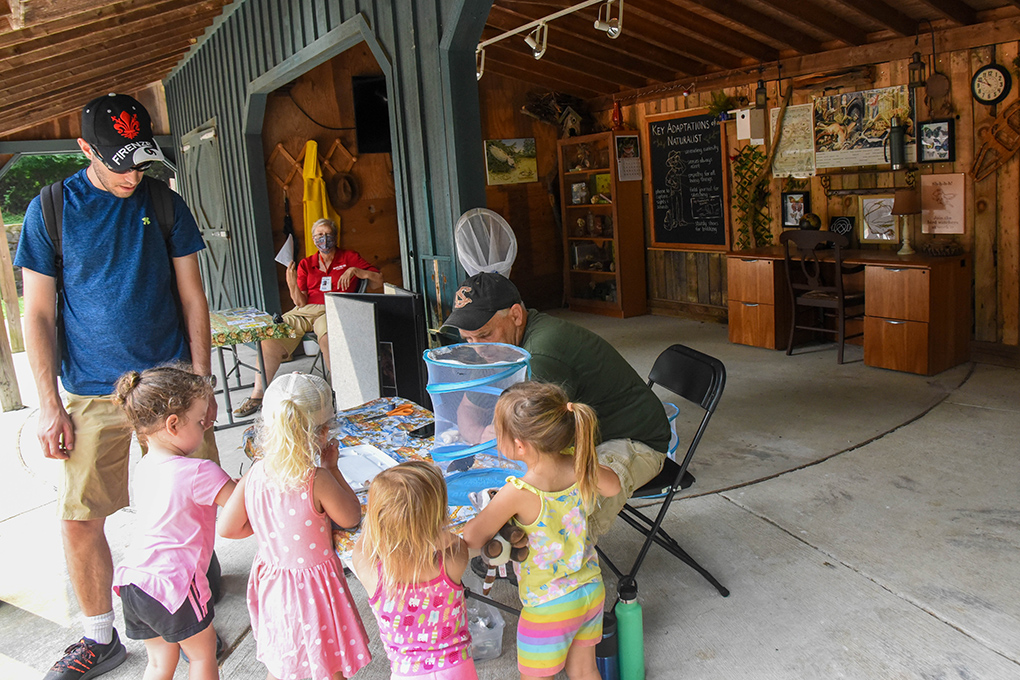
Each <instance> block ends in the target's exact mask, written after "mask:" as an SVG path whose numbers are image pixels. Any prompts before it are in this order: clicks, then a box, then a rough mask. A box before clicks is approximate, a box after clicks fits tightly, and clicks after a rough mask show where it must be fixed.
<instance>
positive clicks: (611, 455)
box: [588, 439, 666, 541]
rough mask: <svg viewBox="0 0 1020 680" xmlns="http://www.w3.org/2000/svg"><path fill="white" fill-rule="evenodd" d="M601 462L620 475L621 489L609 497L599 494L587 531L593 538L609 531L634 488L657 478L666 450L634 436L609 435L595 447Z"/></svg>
mask: <svg viewBox="0 0 1020 680" xmlns="http://www.w3.org/2000/svg"><path fill="white" fill-rule="evenodd" d="M595 453H596V454H597V455H598V458H599V463H600V464H602V465H605V466H606V467H608V468H609V469H610V470H612V471H613V472H615V473H616V475H617V476H618V477H619V478H620V486H621V487H622V489H621V491H620V493H618V494H616V495H615V496H612V497H610V498H605V497H603V496H599V497H598V508H596V510H595V512H593V513H592V514H591V515H589V516H588V535H589V536H590V537H591V538H592V541H597V540H598V539H599V538H601V537H602V536H604V535H605V534H606V533H608V532H609V529H610V527H612V526H613V522H615V521H616V516H617V515H619V514H620V510H622V509H623V506H624V505H626V503H627V501H628V500H630V497H631V495H632V494H633V493H634V489H640V488H641V487H642V486H643V485H644V484H646V483H648V482H650V481H651V480H652V479H654V478H655V475H657V474H659V472H661V471H662V464H663V462H664V461H665V460H666V454H665V453H659V452H658V451H656V450H655V449H653V448H652V447H650V446H648V445H647V444H644V443H642V442H638V441H634V440H633V439H610V440H609V441H606V442H602V443H601V444H599V445H598V446H597V447H596V448H595Z"/></svg>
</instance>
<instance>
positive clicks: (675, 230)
mask: <svg viewBox="0 0 1020 680" xmlns="http://www.w3.org/2000/svg"><path fill="white" fill-rule="evenodd" d="M645 120H646V121H647V123H646V124H647V134H646V135H645V144H647V146H646V147H645V158H646V159H647V163H648V169H649V178H650V181H649V184H650V190H649V192H648V214H649V217H650V220H649V221H650V228H651V243H652V246H657V247H661V248H677V249H681V248H682V249H690V250H725V249H726V247H727V245H728V244H729V229H728V228H727V225H728V216H727V212H726V205H727V203H728V196H727V194H726V191H727V185H726V176H727V175H726V164H725V155H726V144H725V138H724V136H725V133H724V130H723V128H722V126H720V124H719V117H718V116H714V115H710V114H708V113H707V112H706V110H705V109H700V110H697V111H683V112H674V113H664V114H658V115H655V116H648V117H647V118H646V119H645Z"/></svg>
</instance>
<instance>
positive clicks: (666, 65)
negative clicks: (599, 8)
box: [482, 7, 705, 80]
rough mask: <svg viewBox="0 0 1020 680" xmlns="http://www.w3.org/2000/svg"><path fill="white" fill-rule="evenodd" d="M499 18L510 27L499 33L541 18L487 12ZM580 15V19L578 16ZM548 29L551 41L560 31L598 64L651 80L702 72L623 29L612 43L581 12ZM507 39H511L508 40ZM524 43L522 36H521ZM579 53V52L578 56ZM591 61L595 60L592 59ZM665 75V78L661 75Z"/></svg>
mask: <svg viewBox="0 0 1020 680" xmlns="http://www.w3.org/2000/svg"><path fill="white" fill-rule="evenodd" d="M494 14H495V15H496V16H502V17H503V18H502V19H501V20H500V21H501V23H502V22H503V21H505V20H509V21H510V22H512V23H511V26H510V27H509V28H502V29H497V30H498V31H499V32H500V33H502V32H504V31H507V30H511V29H512V28H515V27H517V26H522V25H524V24H527V23H529V22H532V21H535V20H536V19H540V18H541V17H542V16H544V15H539V14H538V12H537V11H535V10H532V11H528V12H526V13H525V12H518V11H513V10H507V9H505V8H497V7H493V8H492V12H490V14H489V16H490V18H491V17H493V16H494ZM579 15H580V16H579ZM549 27H550V29H549V30H550V38H549V39H550V40H552V34H553V33H555V34H557V35H559V34H560V33H561V32H562V33H564V34H569V35H571V36H573V37H574V39H576V40H578V41H581V42H584V43H586V44H587V45H589V46H590V49H589V50H585V53H588V54H592V55H597V58H598V59H600V60H601V61H612V62H613V63H615V64H618V65H620V66H621V67H627V66H626V65H631V68H633V67H634V66H637V67H639V68H638V70H637V71H636V72H637V73H646V74H647V75H648V76H649V77H650V78H652V79H653V80H672V79H673V78H675V77H676V74H677V73H704V72H705V65H704V64H703V63H701V62H699V61H697V60H695V59H690V58H688V57H685V56H683V55H679V54H676V53H675V52H670V51H668V50H664V49H662V48H660V47H658V46H656V45H648V44H644V43H642V42H641V41H639V40H636V39H635V37H634V36H633V35H628V32H627V31H626V30H625V31H624V32H623V34H622V35H621V36H620V37H619V38H617V39H616V40H611V39H609V38H607V37H606V34H605V33H602V32H601V31H596V30H595V29H594V28H593V27H592V25H591V21H589V20H588V18H587V17H586V16H584V15H583V14H581V13H578V14H571V15H569V16H565V17H562V18H560V19H557V20H556V21H553V22H552V23H550V24H549ZM482 37H483V38H488V37H495V36H490V35H484V34H483V36H482ZM508 39H510V38H508ZM520 39H521V40H523V39H524V36H520ZM580 52H581V50H579V53H580ZM593 58H595V57H594V56H593ZM663 72H665V75H664V74H663Z"/></svg>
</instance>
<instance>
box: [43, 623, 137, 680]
mask: <svg viewBox="0 0 1020 680" xmlns="http://www.w3.org/2000/svg"><path fill="white" fill-rule="evenodd" d="M126 658H127V650H126V649H125V648H124V645H122V644H121V642H120V638H119V637H117V629H116V628H114V629H113V639H112V640H110V644H108V645H101V644H99V643H98V642H96V641H94V640H90V639H88V638H85V637H83V638H82V639H81V640H79V641H78V642H75V643H74V644H73V645H71V646H70V647H68V648H67V649H65V650H64V658H63V659H61V660H60V661H58V662H57V663H55V664H53V668H51V669H50V672H49V673H47V674H46V677H45V678H43V680H89V678H95V677H98V676H100V675H102V674H103V673H105V672H107V671H112V670H113V669H114V668H116V667H117V666H119V665H121V664H122V663H124V659H126Z"/></svg>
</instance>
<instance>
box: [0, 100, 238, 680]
mask: <svg viewBox="0 0 1020 680" xmlns="http://www.w3.org/2000/svg"><path fill="white" fill-rule="evenodd" d="M78 146H80V147H81V150H82V153H83V154H85V157H86V158H88V159H89V161H90V165H89V166H88V167H87V168H86V169H84V170H81V171H79V172H78V173H76V174H75V175H73V176H71V177H69V178H67V179H66V180H64V182H63V206H62V209H63V219H62V225H63V228H62V231H61V232H60V233H61V234H62V236H61V241H62V246H61V248H60V252H62V253H63V266H62V268H61V269H60V271H58V270H57V263H56V259H55V258H56V255H57V250H56V248H55V246H54V243H53V240H52V239H51V238H50V236H49V234H48V233H47V231H46V227H45V224H44V221H43V216H42V207H41V203H40V199H39V198H35V199H33V201H32V203H31V204H30V205H29V207H28V211H27V213H26V214H25V223H24V227H23V228H22V234H21V241H20V243H19V244H18V254H17V257H16V258H15V263H16V264H17V265H18V266H20V267H22V276H23V281H24V296H25V336H26V342H25V344H26V347H27V350H28V358H29V363H30V364H31V366H32V372H33V374H34V377H35V382H36V385H37V387H38V391H39V400H40V406H39V441H40V442H41V444H42V449H43V453H44V455H45V456H46V457H47V458H52V459H55V460H60V461H63V462H62V466H63V468H64V474H63V479H62V484H61V485H60V497H59V499H58V512H59V517H60V520H61V532H62V535H63V542H64V556H65V558H66V560H67V570H68V573H69V575H70V577H71V583H72V586H73V587H74V591H75V595H76V596H77V598H78V604H79V606H80V607H81V610H82V615H83V618H84V627H85V636H84V637H83V638H82V639H81V641H79V642H78V643H76V644H74V645H72V646H71V647H68V649H67V650H66V655H65V656H64V657H63V658H62V659H61V660H60V661H58V662H57V663H56V665H54V666H53V668H52V669H51V670H50V672H49V673H48V674H47V675H46V680H82V678H92V677H95V676H96V675H99V674H101V673H105V672H106V671H108V670H111V669H112V668H115V667H116V666H118V665H120V663H121V662H122V661H123V660H124V658H125V655H126V652H125V649H124V646H123V644H122V643H121V642H120V640H119V638H118V636H117V632H116V631H115V630H114V629H113V619H114V614H113V601H112V595H111V588H112V584H113V560H112V557H111V554H110V546H109V543H108V542H107V540H106V534H105V531H104V525H105V521H106V517H108V516H110V515H112V514H113V513H114V512H116V511H117V510H119V509H120V508H123V507H126V506H127V505H128V451H129V447H130V444H131V427H130V425H129V424H128V422H127V419H126V417H125V416H124V414H123V413H122V412H121V410H120V408H119V407H118V406H117V405H116V404H114V402H113V398H112V393H113V391H114V390H113V384H114V382H115V381H116V380H117V378H118V377H119V376H120V375H121V374H123V373H125V372H127V371H130V370H137V371H142V370H144V369H146V368H150V367H152V366H156V365H158V364H163V363H168V362H173V361H190V362H191V364H192V367H193V370H194V372H195V373H196V374H199V375H209V373H210V370H209V369H210V359H211V351H210V332H209V307H208V303H207V301H206V297H205V292H204V291H203V289H202V281H201V277H200V274H199V268H198V251H200V250H202V249H203V248H204V247H205V245H204V243H203V241H202V237H201V234H200V232H199V230H198V225H197V224H196V223H195V219H194V217H193V216H192V214H191V211H190V210H189V209H188V206H187V205H186V204H185V203H184V200H183V199H182V198H181V197H180V196H178V195H177V194H172V200H173V215H174V220H173V227H172V229H171V231H170V235H169V238H168V239H166V240H165V239H164V235H163V232H162V230H161V228H160V225H159V221H158V219H157V212H156V209H155V206H154V203H153V200H152V197H151V195H150V188H151V186H152V185H151V183H150V182H143V173H144V170H145V168H146V167H148V166H149V165H151V164H152V163H153V162H155V161H161V160H163V154H162V152H161V151H160V150H159V147H158V146H157V145H156V142H155V140H154V139H153V134H152V124H151V120H150V118H149V113H148V112H147V111H146V110H145V108H144V107H143V106H142V105H141V104H140V103H139V102H138V101H136V100H135V99H133V98H131V97H128V96H126V95H115V94H111V95H108V96H104V97H99V98H97V99H95V100H93V101H91V102H89V104H87V105H86V106H85V108H84V110H83V111H82V136H81V138H79V139H78ZM58 228H60V225H58ZM171 267H172V270H173V276H172V275H171ZM60 275H62V280H63V291H62V293H61V294H59V295H58V289H57V281H58V276H60ZM173 286H176V289H177V293H178V295H177V297H178V298H179V300H180V303H179V309H178V303H177V302H176V301H175V296H174V290H173ZM57 305H59V306H60V312H61V314H60V318H61V324H60V325H61V327H62V328H61V329H58V328H57V315H56V308H57ZM58 338H59V341H58ZM58 348H59V363H58ZM58 376H59V377H60V379H61V382H62V384H63V387H64V389H65V390H66V391H67V392H68V394H67V395H66V396H67V399H66V406H65V403H64V401H63V400H62V399H61V395H60V392H59V389H58V386H57V377H58ZM215 417H216V404H215V401H212V403H210V406H209V413H208V414H207V416H206V419H205V420H206V422H208V423H211V422H212V421H213V420H215ZM195 456H197V457H202V458H209V459H212V460H215V461H217V462H218V460H219V458H218V454H217V451H216V444H215V440H214V439H213V436H212V430H207V432H206V439H205V443H204V444H203V446H202V448H201V449H199V451H197V452H196V453H195Z"/></svg>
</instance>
